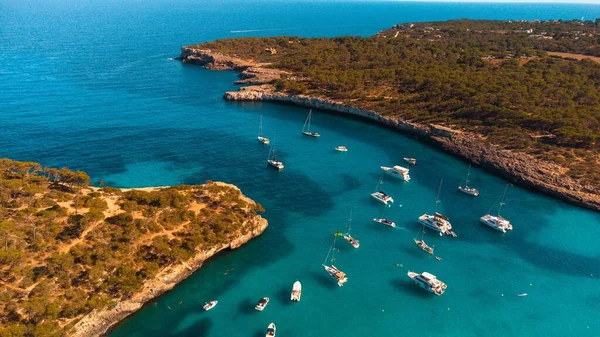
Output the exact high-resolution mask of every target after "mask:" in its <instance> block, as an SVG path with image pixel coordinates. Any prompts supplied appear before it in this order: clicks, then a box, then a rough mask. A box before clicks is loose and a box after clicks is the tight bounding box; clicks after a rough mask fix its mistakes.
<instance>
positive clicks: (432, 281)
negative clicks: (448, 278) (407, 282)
mask: <svg viewBox="0 0 600 337" xmlns="http://www.w3.org/2000/svg"><path fill="white" fill-rule="evenodd" d="M408 277H410V278H411V279H412V280H413V283H414V284H416V285H418V286H419V287H421V288H423V289H425V290H427V291H429V292H430V293H432V294H435V295H438V296H439V295H441V294H443V293H444V292H445V291H446V288H447V286H446V283H444V282H442V281H440V280H438V279H437V277H435V275H433V274H430V273H428V272H422V273H421V274H418V273H414V272H412V271H409V272H408Z"/></svg>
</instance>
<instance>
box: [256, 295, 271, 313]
mask: <svg viewBox="0 0 600 337" xmlns="http://www.w3.org/2000/svg"><path fill="white" fill-rule="evenodd" d="M267 304H269V298H268V297H263V298H261V299H260V300H259V301H258V303H256V306H255V307H254V309H256V310H258V311H263V310H265V307H266V306H267Z"/></svg>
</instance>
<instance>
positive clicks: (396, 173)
mask: <svg viewBox="0 0 600 337" xmlns="http://www.w3.org/2000/svg"><path fill="white" fill-rule="evenodd" d="M381 169H382V170H383V172H385V173H387V174H388V175H390V176H392V177H395V178H399V179H402V180H404V181H410V175H409V174H408V172H409V170H408V169H407V168H406V167H402V166H399V165H396V166H394V167H388V166H381Z"/></svg>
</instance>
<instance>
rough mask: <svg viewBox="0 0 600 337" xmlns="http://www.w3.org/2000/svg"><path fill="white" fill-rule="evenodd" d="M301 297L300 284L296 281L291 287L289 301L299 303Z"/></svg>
mask: <svg viewBox="0 0 600 337" xmlns="http://www.w3.org/2000/svg"><path fill="white" fill-rule="evenodd" d="M301 297H302V284H300V281H296V282H294V285H293V286H292V296H291V300H292V302H300V298H301Z"/></svg>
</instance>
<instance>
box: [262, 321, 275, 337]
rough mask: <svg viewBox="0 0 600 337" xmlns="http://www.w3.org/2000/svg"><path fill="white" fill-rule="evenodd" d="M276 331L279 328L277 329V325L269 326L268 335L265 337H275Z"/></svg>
mask: <svg viewBox="0 0 600 337" xmlns="http://www.w3.org/2000/svg"><path fill="white" fill-rule="evenodd" d="M276 330H277V328H276V327H275V323H271V324H269V326H268V327H267V334H266V335H265V337H275V332H276Z"/></svg>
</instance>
